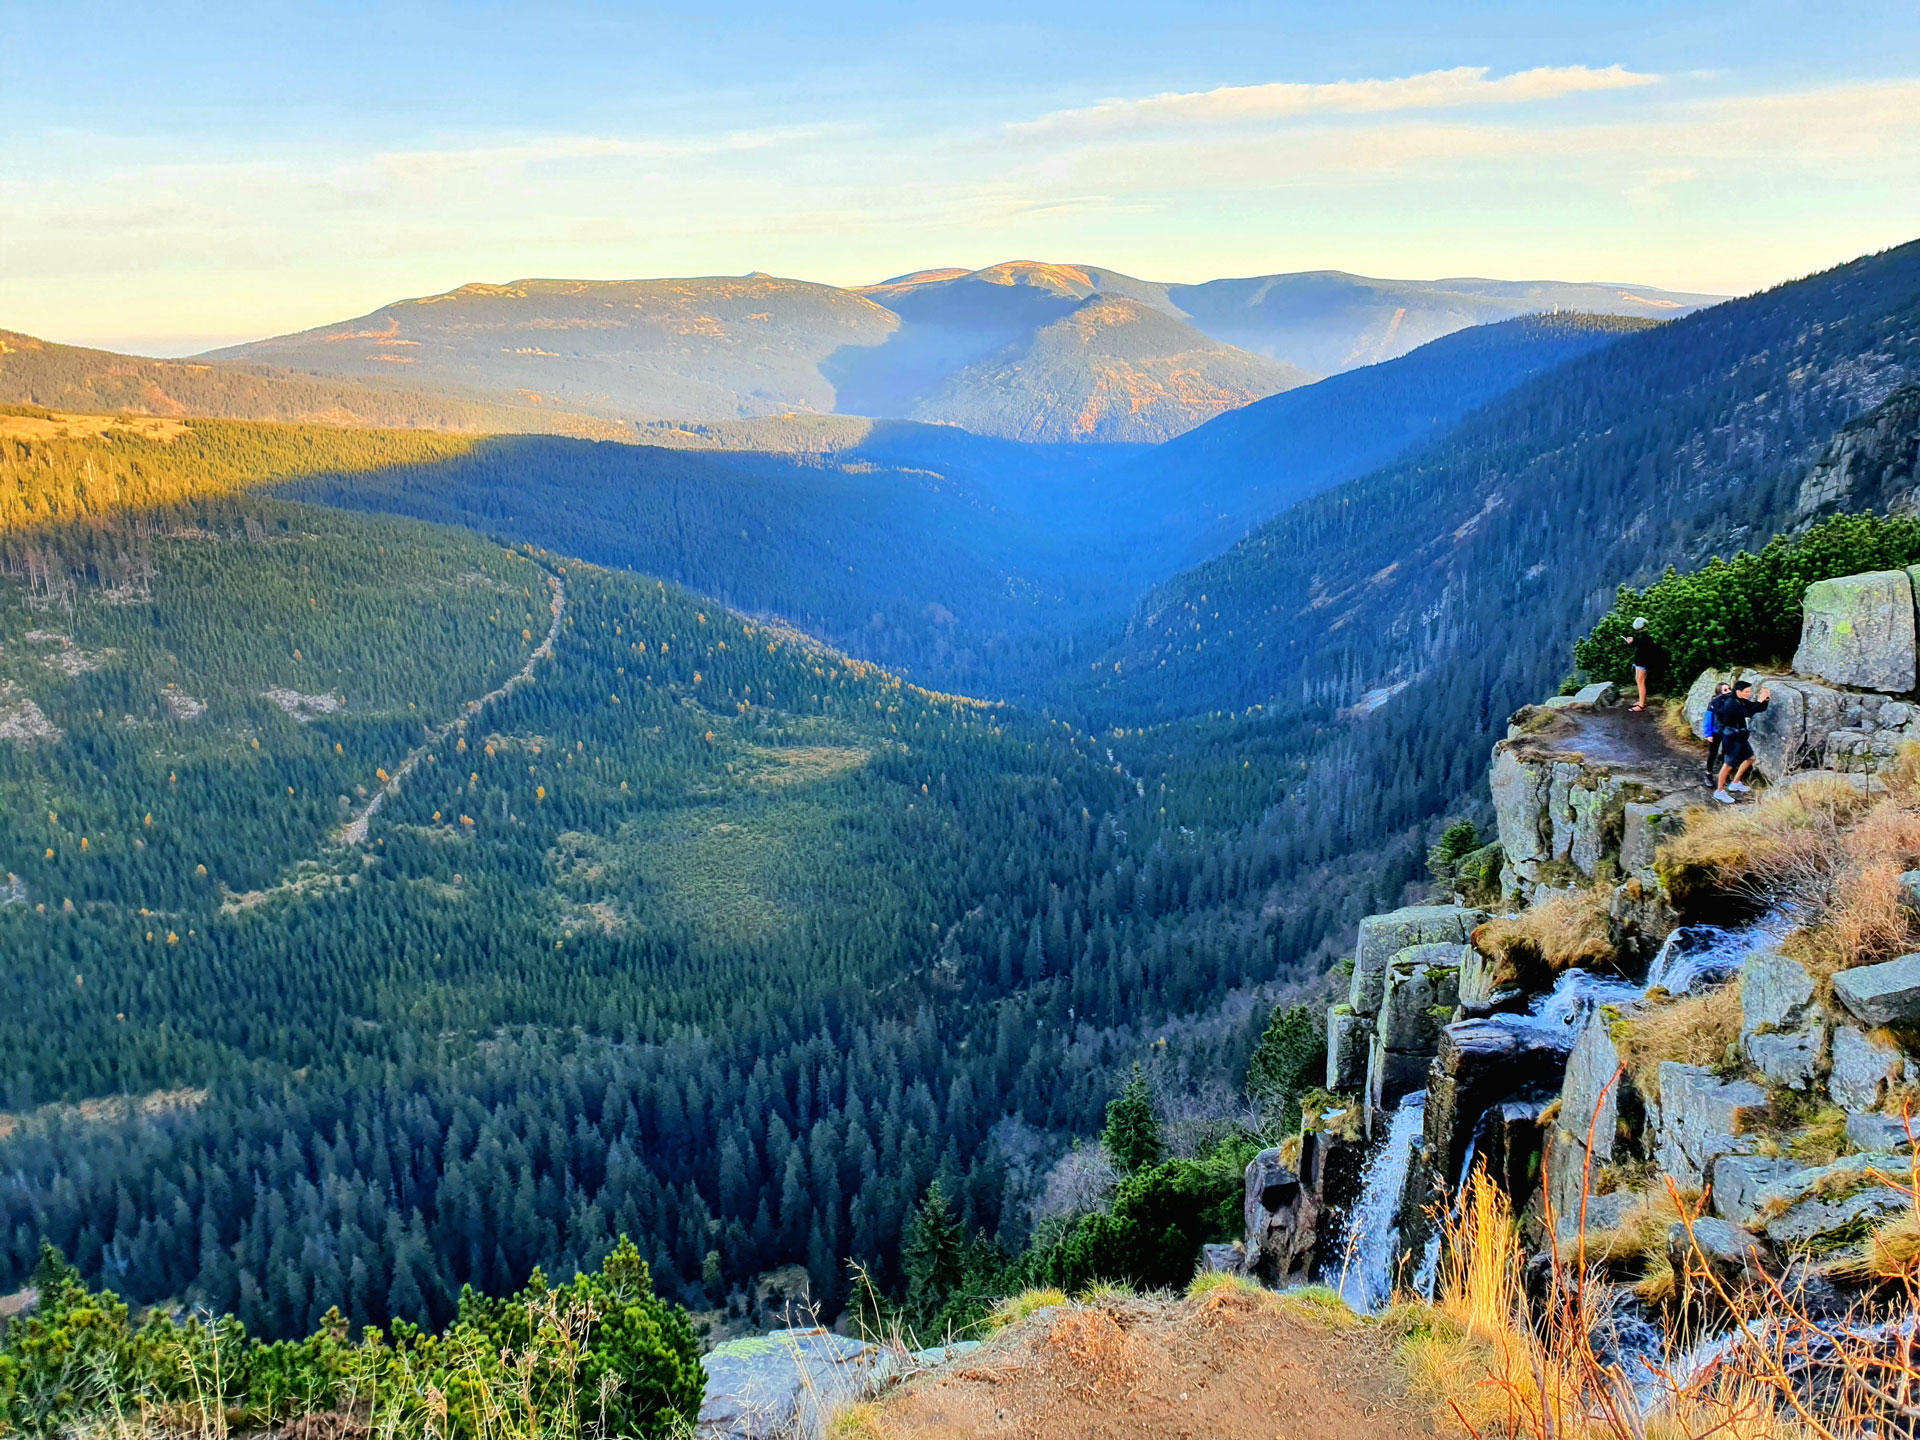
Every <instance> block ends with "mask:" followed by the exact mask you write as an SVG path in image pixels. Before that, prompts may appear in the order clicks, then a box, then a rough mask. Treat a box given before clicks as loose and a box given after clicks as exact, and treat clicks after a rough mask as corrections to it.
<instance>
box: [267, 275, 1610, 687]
mask: <svg viewBox="0 0 1920 1440" xmlns="http://www.w3.org/2000/svg"><path fill="white" fill-rule="evenodd" d="M1000 288H1003V289H1004V288H1010V287H1000ZM1104 303H1117V302H1104ZM1127 303H1131V302H1127ZM1061 323H1069V322H1061ZM1643 327H1644V322H1639V321H1633V320H1621V319H1616V318H1612V317H1582V316H1567V317H1562V318H1555V317H1548V318H1539V319H1534V320H1524V321H1514V322H1509V323H1508V324H1504V325H1498V326H1486V327H1482V328H1480V329H1477V330H1473V331H1469V332H1467V333H1465V334H1463V335H1457V336H1452V337H1449V338H1448V339H1446V340H1443V341H1438V342H1435V344H1434V345H1432V346H1430V347H1427V348H1425V349H1422V350H1420V351H1417V352H1415V353H1414V354H1413V355H1410V356H1407V357H1405V358H1404V359H1401V360H1397V361H1393V362H1391V363H1389V364H1386V365H1381V366H1376V367H1369V368H1367V369H1364V370H1359V371H1355V372H1352V373H1351V374H1348V375H1343V376H1336V377H1334V378H1333V379H1331V380H1326V381H1322V382H1320V383H1318V384H1315V385H1309V386H1303V387H1301V388H1299V389H1296V390H1291V391H1288V392H1287V393H1286V394H1284V395H1280V396H1275V397H1273V398H1272V399H1269V400H1266V401H1262V402H1260V403H1259V404H1257V405H1254V406H1250V407H1247V408H1246V409H1244V410H1239V411H1234V412H1231V413H1229V414H1227V415H1223V416H1221V417H1219V418H1218V419H1216V420H1214V421H1212V422H1211V423H1209V424H1208V425H1205V426H1203V427H1201V429H1199V430H1197V431H1194V432H1192V433H1191V434H1189V435H1187V436H1185V437H1182V438H1181V439H1179V440H1176V441H1174V442H1171V443H1170V444H1168V445H1164V446H1159V447H1155V448H1151V449H1149V448H1146V447H1138V448H1126V447H1118V446H1106V447H1101V446H1074V445H1062V444H1052V445H1021V444H1014V443H1010V442H1007V441H1002V440H995V439H992V438H988V437H984V436H979V435H973V434H970V433H968V432H967V431H965V430H962V429H958V428H956V427H952V426H926V425H913V424H906V423H901V422H887V421H881V422H872V421H853V420H849V419H844V418H835V417H827V416H806V417H803V416H794V417H788V418H787V419H785V420H779V421H776V420H758V421H735V422H728V423H726V424H716V425H712V426H700V427H692V428H690V429H687V430H684V431H681V432H678V433H676V434H674V435H672V436H668V435H666V433H665V432H660V433H661V434H662V438H671V439H673V440H674V442H675V443H676V444H677V445H680V446H683V447H686V448H693V447H694V446H696V445H698V444H699V443H700V442H701V441H703V440H705V441H708V442H709V443H710V444H711V443H721V444H737V443H740V442H741V441H743V440H746V441H757V442H761V443H767V444H778V445H780V446H781V447H783V448H786V449H789V450H791V451H793V452H795V453H794V454H793V455H791V456H770V455H764V454H739V453H734V454H727V455H718V454H712V455H686V454H667V453H663V452H661V451H658V450H651V449H635V448H632V447H618V446H611V445H586V444H573V443H568V442H561V441H550V440H544V439H542V440H530V439H503V440H496V441H489V442H485V443H482V444H480V445H477V446H475V447H473V448H472V449H470V450H468V451H464V452H462V453H461V454H459V455H457V456H454V457H451V458H449V459H447V460H445V461H441V462H435V463H428V464H421V465H415V466H405V467H387V468H383V469H373V470H361V471H356V472H354V473H353V474H352V475H351V476H348V477H338V476H320V477H316V478H315V479H313V480H310V481H305V482H302V483H300V484H299V485H297V486H294V487H292V488H290V489H289V490H288V491H286V493H287V494H289V495H292V496H295V497H296V498H301V499H310V500H318V501H321V502H324V503H327V504H335V505H350V506H355V507H361V508H367V509H376V510H381V511H385V512H388V513H393V514H402V515H410V516H414V517H416V518H420V519H426V520H435V521H441V522H445V523H451V524H464V525H471V526H475V527H477V528H479V529H481V530H482V531H484V532H485V533H488V534H491V535H496V536H501V537H504V538H507V539H510V540H513V541H520V542H530V543H533V544H536V545H543V546H546V547H548V548H551V549H554V550H558V551H561V552H564V553H570V554H576V555H580V556H583V557H585V558H587V559H590V560H593V561H595V562H597V563H601V564H607V565H616V566H626V567H631V568H633V569H637V570H640V571H643V572H645V573H649V574H655V575H661V576H665V577H667V578H668V579H672V580H677V581H679V582H680V583H682V584H685V585H688V586H691V587H692V588H694V589H696V590H699V591H701V592H703V593H705V594H709V595H713V596H716V597H718V598H720V599H723V600H725V601H726V602H727V603H729V604H732V605H736V606H739V607H740V608H742V609H745V610H748V611H750V612H754V613H759V614H767V615H773V616H778V617H780V618H782V619H783V620H785V621H787V622H788V623H790V624H793V625H796V626H798V627H800V628H802V629H804V630H806V631H808V632H809V633H812V634H815V635H818V636H820V637H822V638H823V639H826V640H828V641H829V642H831V643H833V644H835V645H838V646H841V647H843V648H845V649H847V650H848V651H850V652H851V653H853V654H856V655H859V656H861V657H863V658H866V659H870V660H874V661H877V662H880V663H883V664H886V665H890V666H895V667H900V668H903V669H904V670H905V671H907V672H908V673H909V674H911V675H912V676H913V677H914V678H915V679H917V680H920V681H922V682H923V683H927V684H930V685H933V686H935V687H937V688H943V689H957V690H965V691H967V692H969V693H974V694H985V695H991V696H995V697H1003V698H1005V697H1015V696H1027V697H1031V696H1038V695H1046V696H1049V697H1052V696H1056V695H1057V694H1058V693H1059V687H1058V686H1057V684H1056V682H1057V681H1058V679H1059V678H1060V677H1061V676H1062V675H1068V676H1071V674H1072V672H1074V671H1075V670H1076V669H1077V668H1078V667H1079V666H1081V665H1083V664H1086V663H1088V662H1089V661H1090V660H1091V658H1092V657H1093V656H1095V655H1098V654H1100V653H1102V652H1103V651H1104V650H1105V649H1106V648H1107V647H1108V646H1109V645H1111V644H1112V643H1113V641H1114V639H1116V638H1117V637H1118V635H1119V634H1120V631H1121V628H1122V626H1123V624H1124V621H1125V617H1126V615H1127V613H1128V611H1129V610H1130V608H1131V607H1132V606H1133V604H1134V603H1135V601H1136V600H1137V599H1138V597H1139V595H1140V594H1141V593H1142V592H1143V591H1144V590H1145V589H1146V588H1147V587H1148V586H1150V585H1152V584H1154V583H1155V582H1157V581H1159V580H1162V579H1165V578H1167V577H1168V576H1170V575H1171V574H1172V573H1173V572H1174V571H1175V570H1176V569H1177V568H1178V567H1179V566H1180V565H1181V564H1183V563H1185V562H1187V561H1189V560H1191V559H1192V558H1193V557H1194V555H1195V554H1197V553H1198V554H1209V553H1213V552H1214V551H1215V550H1217V549H1218V548H1219V547H1220V546H1222V545H1225V544H1228V543H1231V541H1232V540H1233V539H1235V538H1237V537H1239V536H1240V535H1242V534H1243V533H1245V531H1246V529H1247V528H1248V527H1249V526H1251V525H1253V524H1256V523H1259V522H1260V521H1263V520H1265V519H1267V518H1269V517H1270V516H1272V515H1273V514H1275V513H1276V512H1277V511H1279V510H1281V509H1283V508H1284V507H1285V506H1287V505H1289V504H1291V503H1292V502H1293V501H1294V500H1296V499H1298V498H1299V497H1300V496H1301V495H1303V494H1308V493H1312V492H1313V491H1314V490H1317V489H1320V488H1324V487H1325V486H1328V485H1332V484H1337V483H1339V482H1340V481H1343V480H1348V479H1352V478H1354V477H1356V476H1359V475H1362V474H1364V473H1366V471H1367V470H1369V469H1370V468H1372V467H1373V466H1375V465H1377V464H1379V463H1380V462H1382V461H1384V460H1386V459H1389V458H1391V457H1392V456H1394V455H1396V454H1398V453H1399V452H1400V451H1402V450H1404V449H1406V448H1408V447H1409V446H1410V445H1412V444H1414V443H1416V442H1418V441H1421V440H1426V439H1430V438H1431V437H1433V436H1436V435H1440V434H1444V433H1445V432H1446V431H1447V430H1448V429H1450V428H1451V427H1452V426H1453V425H1455V424H1457V423H1458V422H1459V420H1460V417H1461V416H1462V415H1464V414H1465V413H1467V412H1468V411H1470V410H1471V409H1473V408H1474V407H1476V406H1478V405H1480V404H1482V403H1484V402H1486V401H1487V400H1489V399H1491V398H1493V397H1495V396H1496V395H1498V394H1501V393H1503V392H1504V391H1505V390H1508V389H1511V388H1512V387H1513V386H1515V385H1517V384H1519V383H1520V382H1521V381H1522V380H1524V379H1525V378H1526V377H1527V376H1529V375H1531V374H1534V373H1537V372H1539V371H1541V370H1545V369H1549V368H1551V367H1552V366H1554V365H1556V364H1559V363H1562V362H1564V361H1565V360H1566V359H1568V358H1570V357H1572V356H1575V355H1579V354H1582V353H1584V352H1586V351H1587V350H1590V349H1592V348H1594V347H1595V346H1598V345H1602V344H1606V343H1609V342H1610V341H1611V340H1612V339H1614V338H1617V337H1618V336H1619V335H1621V334H1626V333H1632V332H1634V331H1636V330H1637V329H1640V328H1643ZM803 422H805V423H803ZM708 432H713V433H712V434H711V435H709V434H708ZM654 433H655V432H653V431H649V432H648V434H649V436H650V437H651V436H652V435H653V434H654ZM1103 462H1104V463H1103Z"/></svg>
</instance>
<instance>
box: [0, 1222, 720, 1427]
mask: <svg viewBox="0 0 1920 1440" xmlns="http://www.w3.org/2000/svg"><path fill="white" fill-rule="evenodd" d="M35 1281H36V1283H37V1285H38V1288H39V1291H40V1302H39V1305H38V1307H37V1308H36V1309H35V1310H34V1311H33V1312H32V1313H30V1314H28V1315H25V1316H22V1317H20V1318H19V1319H16V1320H15V1321H14V1322H13V1323H12V1324H11V1325H9V1326H8V1327H7V1330H6V1333H5V1336H4V1337H3V1338H0V1432H6V1433H12V1432H16V1431H18V1432H25V1433H29V1434H46V1433H51V1432H55V1431H64V1430H69V1429H86V1428H89V1426H90V1423H99V1422H102V1421H105V1420H108V1419H111V1418H112V1417H114V1416H116V1415H130V1414H137V1413H140V1412H141V1411H142V1410H147V1411H152V1412H157V1413H159V1414H161V1415H162V1416H168V1415H171V1416H174V1417H187V1418H188V1420H189V1421H190V1420H191V1417H194V1416H199V1417H202V1420H203V1421H204V1418H205V1417H206V1416H207V1415H209V1414H211V1415H215V1416H220V1417H229V1416H231V1417H237V1418H238V1419H239V1421H240V1422H242V1423H243V1424H245V1425H246V1426H247V1428H250V1429H251V1428H264V1427H267V1426H271V1425H275V1424H279V1423H282V1422H284V1421H286V1420H288V1419H291V1418H293V1417H295V1416H299V1415H303V1414H317V1413H323V1412H326V1411H330V1410H338V1409H342V1408H349V1407H357V1408H364V1409H365V1410H366V1411H367V1413H369V1414H370V1415H371V1417H372V1419H373V1423H374V1428H375V1429H376V1430H377V1431H379V1432H380V1433H383V1434H392V1435H394V1436H404V1437H416V1436H425V1435H427V1434H429V1433H432V1434H434V1435H436V1436H442V1437H448V1440H453V1437H459V1440H469V1437H480V1436H485V1435H491V1434H495V1433H498V1432H499V1431H500V1430H502V1429H503V1428H507V1429H519V1430H522V1431H525V1432H526V1433H530V1434H531V1433H539V1434H542V1435H548V1436H553V1437H556V1440H573V1437H581V1436H586V1435H590V1434H591V1435H622V1436H638V1437H653V1436H666V1435H673V1434H679V1433H681V1432H682V1431H683V1430H684V1429H685V1428H686V1427H687V1426H689V1425H691V1424H692V1422H693V1420H694V1418H695V1417H696V1416H697V1415H698V1413H699V1409H700V1399H701V1394H702V1392H703V1390H704V1376H703V1373H702V1371H701V1368H700V1358H699V1357H700V1348H699V1344H698V1342H697V1340H696V1339H695V1338H694V1333H693V1326H692V1324H691V1323H690V1322H689V1320H688V1319H687V1314H686V1312H685V1311H684V1310H682V1309H681V1308H680V1307H679V1306H678V1305H673V1304H669V1303H667V1302H665V1301H663V1300H661V1299H659V1298H658V1297H657V1296H655V1295H654V1293H653V1278H652V1276H651V1275H650V1274H649V1272H648V1268H647V1265H646V1263H645V1262H644V1261H642V1260H641V1259H640V1254H639V1251H638V1250H636V1249H635V1248H634V1246H633V1244H632V1242H631V1241H629V1240H627V1239H625V1238H624V1237H623V1238H622V1239H621V1241H620V1243H619V1244H618V1245H617V1246H616V1247H615V1248H614V1250H613V1252H612V1253H611V1254H610V1255H608V1256H607V1259H606V1262H605V1263H604V1264H603V1265H602V1266H601V1268H600V1269H599V1270H598V1271H595V1272H592V1273H582V1274H579V1275H576V1276H574V1277H573V1278H572V1279H571V1280H568V1281H567V1282H565V1283H564V1284H561V1285H558V1286H553V1285H549V1284H548V1283H547V1281H546V1279H545V1278H544V1277H543V1276H542V1275H541V1274H540V1272H539V1271H537V1270H536V1271H535V1272H534V1273H533V1276H532V1278H531V1279H530V1280H529V1281H528V1283H527V1287H526V1289H524V1290H523V1291H521V1292H520V1293H519V1294H518V1295H514V1296H510V1297H507V1298H504V1299H492V1298H489V1297H486V1296H483V1295H479V1294H476V1293H475V1292H474V1291H472V1290H471V1289H468V1290H465V1291H463V1292H462V1294H461V1296H460V1309H459V1313H458V1315H457V1317H456V1318H455V1320H454V1321H453V1323H452V1324H451V1325H449V1326H448V1327H447V1329H446V1330H445V1331H443V1332H441V1333H440V1334H437V1335H436V1334H432V1333H430V1332H427V1331H424V1330H421V1329H420V1328H419V1327H417V1326H413V1325H409V1324H407V1323H406V1322H405V1321H395V1322H394V1325H393V1328H392V1331H391V1333H390V1334H389V1333H385V1332H382V1331H380V1330H379V1329H376V1328H374V1327H371V1326H369V1327H368V1328H367V1329H366V1330H365V1331H364V1332H363V1333H362V1335H361V1336H360V1338H359V1340H358V1341H354V1340H350V1339H349V1338H348V1334H347V1324H346V1322H345V1321H344V1320H343V1319H341V1317H340V1314H339V1312H338V1311H331V1312H329V1314H328V1316H327V1318H326V1320H325V1321H324V1322H323V1324H322V1325H321V1328H320V1329H319V1330H318V1331H317V1332H316V1333H314V1334H313V1335H310V1336H308V1337H307V1338H306V1339H304V1340H288V1341H275V1342H273V1343H271V1344H266V1343H262V1342H261V1341H259V1340H255V1339H251V1338H249V1337H248V1335H247V1333H246V1328H245V1327H244V1326H243V1325H241V1324H240V1322H239V1321H237V1320H235V1319H233V1318H232V1317H231V1316H227V1317H222V1318H221V1319H218V1320H215V1321H212V1322H208V1321H205V1320H202V1319H200V1318H199V1317H190V1318H188V1319H185V1320H175V1319H173V1318H172V1317H170V1316H167V1315H165V1314H162V1313H160V1312H158V1311H155V1312H153V1313H151V1314H150V1315H149V1316H148V1318H147V1320H146V1323H145V1324H143V1325H141V1326H139V1327H137V1328H136V1327H135V1326H134V1325H133V1324H132V1321H131V1317H130V1315H129V1312H128V1309H127V1306H126V1304H125V1303H124V1302H122V1301H121V1300H120V1298H119V1297H118V1296H116V1295H114V1294H113V1293H112V1292H111V1291H100V1292H98V1293H95V1292H93V1291H90V1290H88V1289H87V1287H86V1286H85V1284H83V1283H82V1282H81V1280H80V1276H79V1273H78V1272H77V1271H76V1270H74V1269H73V1267H72V1266H70V1265H68V1264H67V1263H66V1261H65V1260H64V1259H62V1258H61V1256H60V1254H59V1252H58V1251H55V1250H52V1249H51V1248H49V1249H47V1250H45V1251H43V1252H42V1256H41V1263H40V1267H39V1269H38V1270H37V1271H36V1272H35Z"/></svg>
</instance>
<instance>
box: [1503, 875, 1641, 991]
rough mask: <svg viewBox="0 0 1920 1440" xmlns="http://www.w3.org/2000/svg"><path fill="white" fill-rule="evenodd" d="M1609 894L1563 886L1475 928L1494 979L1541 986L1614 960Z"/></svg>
mask: <svg viewBox="0 0 1920 1440" xmlns="http://www.w3.org/2000/svg"><path fill="white" fill-rule="evenodd" d="M1608 898H1609V895H1608V892H1607V891H1606V890H1604V889H1600V888H1595V889H1591V890H1559V891H1555V892H1553V893H1552V894H1551V895H1549V896H1548V897H1547V898H1546V899H1544V900H1540V901H1538V902H1537V903H1535V904H1534V905H1532V906H1530V907H1528V908H1527V909H1525V910H1522V911H1521V912H1520V913H1519V914H1517V915H1503V916H1501V917H1499V918H1498V919H1494V920H1489V921H1488V922H1487V923H1486V924H1484V925H1482V926H1481V927H1480V928H1479V929H1477V930H1475V931H1474V932H1473V943H1474V947H1475V948H1476V949H1477V950H1479V951H1480V953H1481V954H1482V955H1485V956H1486V957H1487V958H1488V959H1489V960H1491V961H1492V962H1493V979H1494V984H1495V985H1496V986H1508V985H1525V986H1528V987H1531V988H1541V987H1543V986H1545V985H1546V984H1548V983H1550V981H1551V977H1553V976H1555V975H1558V974H1559V973H1560V972H1561V971H1563V970H1570V969H1574V968H1576V967H1582V968H1588V969H1591V968H1594V967H1596V966H1601V965H1605V964H1607V963H1609V962H1611V961H1612V960H1613V959H1614V958H1615V956H1614V949H1613V940H1612V937H1611V927H1610V923H1609V920H1608V915H1607V908H1608Z"/></svg>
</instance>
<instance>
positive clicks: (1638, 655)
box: [1627, 615, 1666, 710]
mask: <svg viewBox="0 0 1920 1440" xmlns="http://www.w3.org/2000/svg"><path fill="white" fill-rule="evenodd" d="M1627 648H1628V649H1629V650H1631V651H1632V652H1633V683H1634V686H1635V687H1636V688H1637V689H1638V690H1639V691H1640V699H1639V701H1638V702H1637V703H1636V704H1635V705H1634V707H1633V708H1634V709H1635V710H1644V709H1646V708H1647V679H1648V677H1649V676H1657V675H1658V674H1659V672H1660V669H1661V665H1662V662H1663V661H1664V660H1665V659H1666V656H1665V655H1664V654H1663V653H1662V651H1661V649H1660V644H1659V642H1658V641H1657V640H1655V639H1654V638H1653V636H1651V635H1649V634H1648V633H1647V617H1646V616H1644V615H1639V616H1636V617H1635V618H1634V622H1633V633H1632V634H1630V635H1628V636H1627Z"/></svg>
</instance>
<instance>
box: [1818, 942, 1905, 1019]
mask: <svg viewBox="0 0 1920 1440" xmlns="http://www.w3.org/2000/svg"><path fill="white" fill-rule="evenodd" d="M1833 993H1834V995H1835V996H1836V997H1837V998H1838V999H1839V1001H1840V1003H1841V1004H1842V1005H1844V1006H1846V1007H1847V1009H1849V1010H1851V1011H1852V1012H1853V1014H1854V1016H1855V1017H1856V1018H1857V1019H1859V1020H1860V1021H1861V1022H1862V1023H1863V1024H1865V1025H1867V1026H1869V1027H1873V1026H1878V1025H1897V1024H1900V1023H1902V1022H1904V1021H1912V1020H1920V955H1902V956H1901V957H1900V958H1899V959H1898V960H1886V961H1882V962H1881V963H1880V964H1878V965H1856V966H1854V968H1853V969H1851V970H1842V971H1841V972H1840V973H1839V974H1838V975H1836V976H1834V977H1833Z"/></svg>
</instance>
